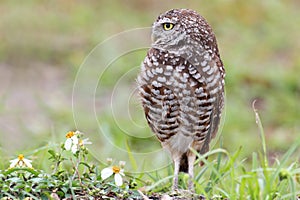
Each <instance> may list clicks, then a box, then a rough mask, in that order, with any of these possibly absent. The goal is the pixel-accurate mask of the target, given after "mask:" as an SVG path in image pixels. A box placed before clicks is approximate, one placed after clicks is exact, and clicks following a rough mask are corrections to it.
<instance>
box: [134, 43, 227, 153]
mask: <svg viewBox="0 0 300 200" xmlns="http://www.w3.org/2000/svg"><path fill="white" fill-rule="evenodd" d="M210 59H211V58H210ZM210 62H211V61H210V60H209V59H207V60H203V61H201V62H199V65H201V63H202V64H203V65H204V64H205V66H204V67H201V68H200V66H199V67H197V66H194V65H193V64H191V63H189V62H188V61H187V60H186V59H185V58H183V57H180V56H178V55H175V54H174V53H170V52H167V51H162V50H159V49H155V48H152V49H150V50H149V51H148V54H147V56H146V58H145V60H144V62H143V64H142V70H141V73H140V75H139V76H138V85H139V91H140V95H141V97H142V104H143V108H144V111H145V116H146V119H147V122H148V124H149V126H150V127H151V129H152V131H153V132H154V133H155V134H156V136H157V138H158V139H159V140H160V141H161V142H162V144H163V146H165V147H167V148H168V149H169V150H171V151H177V152H179V153H184V152H186V151H187V150H188V148H189V147H193V148H195V149H196V150H200V148H201V146H202V144H203V141H205V139H206V137H207V135H208V134H209V132H210V130H211V128H212V126H213V124H212V121H213V120H214V118H216V117H217V115H219V113H214V109H215V108H214V107H216V106H220V105H217V104H216V102H217V100H218V99H220V98H219V96H220V94H221V93H222V84H221V85H220V84H219V81H216V78H217V79H221V74H220V73H219V70H218V67H217V65H216V63H213V64H212V66H210V65H209V63H210ZM205 67H206V68H205ZM212 114H213V115H216V116H213V115H212Z"/></svg>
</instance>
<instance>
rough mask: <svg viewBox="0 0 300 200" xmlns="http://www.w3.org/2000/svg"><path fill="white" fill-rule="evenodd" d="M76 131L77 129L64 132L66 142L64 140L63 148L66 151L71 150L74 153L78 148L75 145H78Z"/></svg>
mask: <svg viewBox="0 0 300 200" xmlns="http://www.w3.org/2000/svg"><path fill="white" fill-rule="evenodd" d="M78 133H79V131H76V132H74V131H69V132H68V133H67V134H66V138H67V140H66V142H65V149H66V150H67V151H70V150H71V151H72V153H73V154H75V153H76V152H77V150H78V148H77V146H78Z"/></svg>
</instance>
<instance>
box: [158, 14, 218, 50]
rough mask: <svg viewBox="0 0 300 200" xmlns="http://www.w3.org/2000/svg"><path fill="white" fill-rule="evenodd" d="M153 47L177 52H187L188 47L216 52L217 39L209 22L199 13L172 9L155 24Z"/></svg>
mask: <svg viewBox="0 0 300 200" xmlns="http://www.w3.org/2000/svg"><path fill="white" fill-rule="evenodd" d="M152 47H154V48H160V49H164V50H169V51H172V50H174V51H176V52H178V51H180V50H181V49H182V50H184V51H185V52H186V51H187V47H191V48H193V47H195V48H197V49H196V50H199V49H206V50H210V51H214V50H215V48H216V39H215V36H214V33H213V31H212V29H211V27H210V26H209V24H208V23H207V21H206V20H205V19H204V18H203V17H202V16H200V15H199V14H198V13H197V12H195V11H193V10H189V9H172V10H170V11H167V12H166V13H164V14H161V15H160V16H159V17H158V19H157V20H156V21H155V22H154V23H153V26H152ZM183 48H184V49H183Z"/></svg>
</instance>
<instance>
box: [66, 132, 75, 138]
mask: <svg viewBox="0 0 300 200" xmlns="http://www.w3.org/2000/svg"><path fill="white" fill-rule="evenodd" d="M74 135H75V133H74V132H73V131H69V132H68V133H67V134H66V138H71V137H73V136H74Z"/></svg>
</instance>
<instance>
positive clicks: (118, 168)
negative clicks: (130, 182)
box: [112, 166, 121, 174]
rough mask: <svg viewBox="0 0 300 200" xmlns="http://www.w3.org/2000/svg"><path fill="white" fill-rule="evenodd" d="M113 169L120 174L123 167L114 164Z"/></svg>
mask: <svg viewBox="0 0 300 200" xmlns="http://www.w3.org/2000/svg"><path fill="white" fill-rule="evenodd" d="M112 170H113V172H114V173H115V174H118V173H119V172H120V170H121V168H120V167H118V166H113V167H112Z"/></svg>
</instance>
